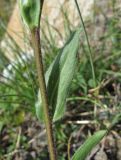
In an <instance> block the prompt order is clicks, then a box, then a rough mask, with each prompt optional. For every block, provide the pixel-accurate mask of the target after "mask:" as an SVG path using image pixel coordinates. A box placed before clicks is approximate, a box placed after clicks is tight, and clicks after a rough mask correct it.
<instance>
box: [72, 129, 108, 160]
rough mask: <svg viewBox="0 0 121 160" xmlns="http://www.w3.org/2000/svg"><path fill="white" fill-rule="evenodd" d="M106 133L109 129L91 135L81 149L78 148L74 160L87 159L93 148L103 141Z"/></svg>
mask: <svg viewBox="0 0 121 160" xmlns="http://www.w3.org/2000/svg"><path fill="white" fill-rule="evenodd" d="M106 133H107V130H101V131H98V132H96V133H95V134H94V135H92V136H91V137H89V138H88V139H87V140H86V141H85V143H84V144H83V145H82V146H81V147H80V148H79V149H77V151H76V152H75V154H74V155H73V157H72V160H85V159H86V157H87V156H88V154H89V153H90V152H91V150H92V149H93V148H94V147H95V146H96V145H97V144H98V143H99V142H100V141H101V139H102V138H103V137H104V136H105V135H106Z"/></svg>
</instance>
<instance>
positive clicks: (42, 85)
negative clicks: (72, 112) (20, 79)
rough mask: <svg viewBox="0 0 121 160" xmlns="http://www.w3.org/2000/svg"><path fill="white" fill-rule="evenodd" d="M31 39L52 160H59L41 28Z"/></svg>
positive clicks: (35, 30) (35, 31)
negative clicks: (51, 116) (44, 65)
mask: <svg viewBox="0 0 121 160" xmlns="http://www.w3.org/2000/svg"><path fill="white" fill-rule="evenodd" d="M31 39H32V44H33V48H34V54H35V61H36V67H37V74H38V81H39V88H40V92H41V98H42V104H43V110H44V116H45V126H46V132H47V139H48V150H49V154H50V160H57V157H56V149H55V146H54V137H53V129H52V119H51V118H50V116H49V105H48V97H47V91H46V84H45V77H44V70H43V63H42V54H41V45H40V32H39V27H38V28H35V29H34V30H32V31H31Z"/></svg>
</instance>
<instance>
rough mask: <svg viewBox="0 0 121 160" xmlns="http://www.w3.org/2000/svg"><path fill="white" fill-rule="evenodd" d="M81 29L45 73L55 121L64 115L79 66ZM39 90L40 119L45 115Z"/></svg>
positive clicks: (73, 35)
mask: <svg viewBox="0 0 121 160" xmlns="http://www.w3.org/2000/svg"><path fill="white" fill-rule="evenodd" d="M80 31H81V30H80V29H78V30H77V31H75V32H73V34H72V35H71V37H70V39H69V40H68V42H67V43H66V44H65V45H64V47H63V48H62V49H61V50H60V52H59V54H58V55H57V56H56V58H55V60H54V61H53V63H52V64H51V65H50V67H49V69H48V71H47V72H46V74H45V79H46V85H47V94H48V99H49V106H50V111H51V115H52V118H53V121H57V120H59V119H60V118H62V116H63V115H64V111H65V103H66V97H67V95H68V91H69V88H70V85H71V81H72V78H73V75H74V72H75V69H76V66H77V52H78V48H79V38H80ZM41 103H42V102H41V96H40V92H39V96H38V101H37V103H36V113H37V115H38V118H39V119H42V117H44V116H43V109H42V108H43V107H42V104H41Z"/></svg>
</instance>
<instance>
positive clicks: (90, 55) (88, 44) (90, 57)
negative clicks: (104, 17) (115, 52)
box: [74, 0, 96, 87]
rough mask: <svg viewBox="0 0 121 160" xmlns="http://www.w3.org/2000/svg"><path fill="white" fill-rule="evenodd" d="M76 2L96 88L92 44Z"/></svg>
mask: <svg viewBox="0 0 121 160" xmlns="http://www.w3.org/2000/svg"><path fill="white" fill-rule="evenodd" d="M74 1H75V4H76V8H77V11H78V13H79V17H80V20H81V23H82V28H83V31H84V34H85V37H86V41H87V46H88V50H89V59H90V64H91V68H92V76H93V81H94V84H95V87H96V77H95V70H94V64H93V60H92V51H91V47H90V43H89V38H88V34H87V31H86V27H85V24H84V21H83V18H82V14H81V11H80V8H79V4H78V2H77V0H74Z"/></svg>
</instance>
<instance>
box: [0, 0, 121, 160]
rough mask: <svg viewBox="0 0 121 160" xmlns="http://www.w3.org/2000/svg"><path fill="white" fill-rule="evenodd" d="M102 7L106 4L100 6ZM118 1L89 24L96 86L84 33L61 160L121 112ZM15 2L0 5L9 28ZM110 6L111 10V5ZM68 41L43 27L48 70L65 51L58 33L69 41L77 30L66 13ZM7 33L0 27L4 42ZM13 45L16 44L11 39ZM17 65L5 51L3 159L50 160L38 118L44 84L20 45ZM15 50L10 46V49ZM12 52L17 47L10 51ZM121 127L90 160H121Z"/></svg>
mask: <svg viewBox="0 0 121 160" xmlns="http://www.w3.org/2000/svg"><path fill="white" fill-rule="evenodd" d="M100 3H101V2H100ZM116 3H117V1H116V0H110V3H109V5H108V7H109V8H100V6H98V5H97V4H95V5H94V7H93V8H92V9H93V11H94V15H93V17H92V18H91V19H88V20H86V21H85V26H86V30H87V34H88V37H89V41H90V46H91V51H92V55H91V57H92V61H93V64H94V71H95V76H96V85H95V83H94V80H93V78H92V77H93V76H92V67H91V65H90V58H89V57H90V55H89V50H88V49H89V48H88V47H89V46H88V45H87V41H86V38H85V34H84V32H83V31H82V33H81V41H80V50H79V55H78V62H79V63H78V66H77V71H76V74H75V76H74V79H73V82H72V86H71V91H70V94H69V96H68V99H67V106H66V107H67V110H66V113H65V116H64V118H63V119H62V120H61V121H59V122H57V123H56V124H55V126H56V130H55V131H56V133H55V134H56V140H57V149H58V151H59V159H60V160H65V159H68V155H67V148H68V149H70V154H71V155H72V154H73V153H74V151H75V149H76V148H78V147H79V146H80V144H82V143H83V141H84V140H85V139H86V137H87V136H88V135H90V134H92V133H94V132H95V131H97V130H100V129H104V128H106V127H107V126H109V125H110V123H111V121H112V119H113V117H114V116H115V115H116V114H117V113H119V112H120V110H121V18H120V17H121V8H120V6H119V5H117V4H116ZM14 4H15V1H14V0H4V1H0V21H1V23H3V24H4V25H5V26H7V23H8V20H9V17H10V15H11V13H12V10H13V7H14ZM105 7H106V6H105ZM63 17H64V26H65V33H66V34H65V35H66V36H65V39H63V36H61V33H60V32H59V31H58V29H55V28H54V27H53V26H51V25H49V23H47V28H48V33H49V35H46V33H45V32H44V28H42V48H43V52H44V65H45V70H46V69H47V68H48V66H49V65H50V63H51V62H52V60H53V58H54V57H55V55H56V54H57V52H58V51H59V50H60V47H58V45H57V43H56V40H55V39H54V36H53V30H54V31H56V33H57V34H58V35H59V36H60V37H61V38H62V41H66V39H68V36H69V35H70V34H71V32H72V30H75V29H76V27H74V26H73V23H72V22H70V21H69V19H68V13H67V12H66V10H64V12H63ZM4 33H5V29H4V28H2V25H1V27H0V40H1V39H3V36H4ZM11 41H12V39H11ZM12 43H13V44H14V48H11V50H13V51H14V52H15V53H16V55H17V57H16V61H15V62H14V63H11V62H10V60H9V59H8V58H6V56H5V54H4V51H3V50H2V48H0V53H1V59H0V160H13V159H14V160H28V159H29V160H35V159H36V160H40V159H42V160H48V153H47V145H46V139H45V129H44V125H43V124H42V123H40V122H38V120H37V119H36V116H35V103H36V102H37V93H38V90H37V88H38V85H37V82H36V79H37V78H36V70H35V63H34V60H33V59H34V58H33V55H31V56H27V54H25V53H24V51H23V50H21V49H20V48H19V47H18V46H17V44H16V42H14V41H12ZM6 45H9V44H6ZM10 47H11V46H10ZM120 130H121V125H120V123H118V124H117V125H116V126H115V127H114V128H113V129H112V132H111V133H110V135H109V136H107V137H106V138H105V141H104V142H102V143H101V145H100V146H97V150H98V151H99V152H100V151H102V150H101V149H102V148H103V151H102V152H101V156H98V154H97V150H95V151H94V152H93V153H91V155H90V156H89V159H90V160H93V159H94V160H99V157H101V158H102V157H103V158H102V159H103V160H120V159H121V158H120V157H121V156H120V155H121V136H120V134H121V132H120Z"/></svg>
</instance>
